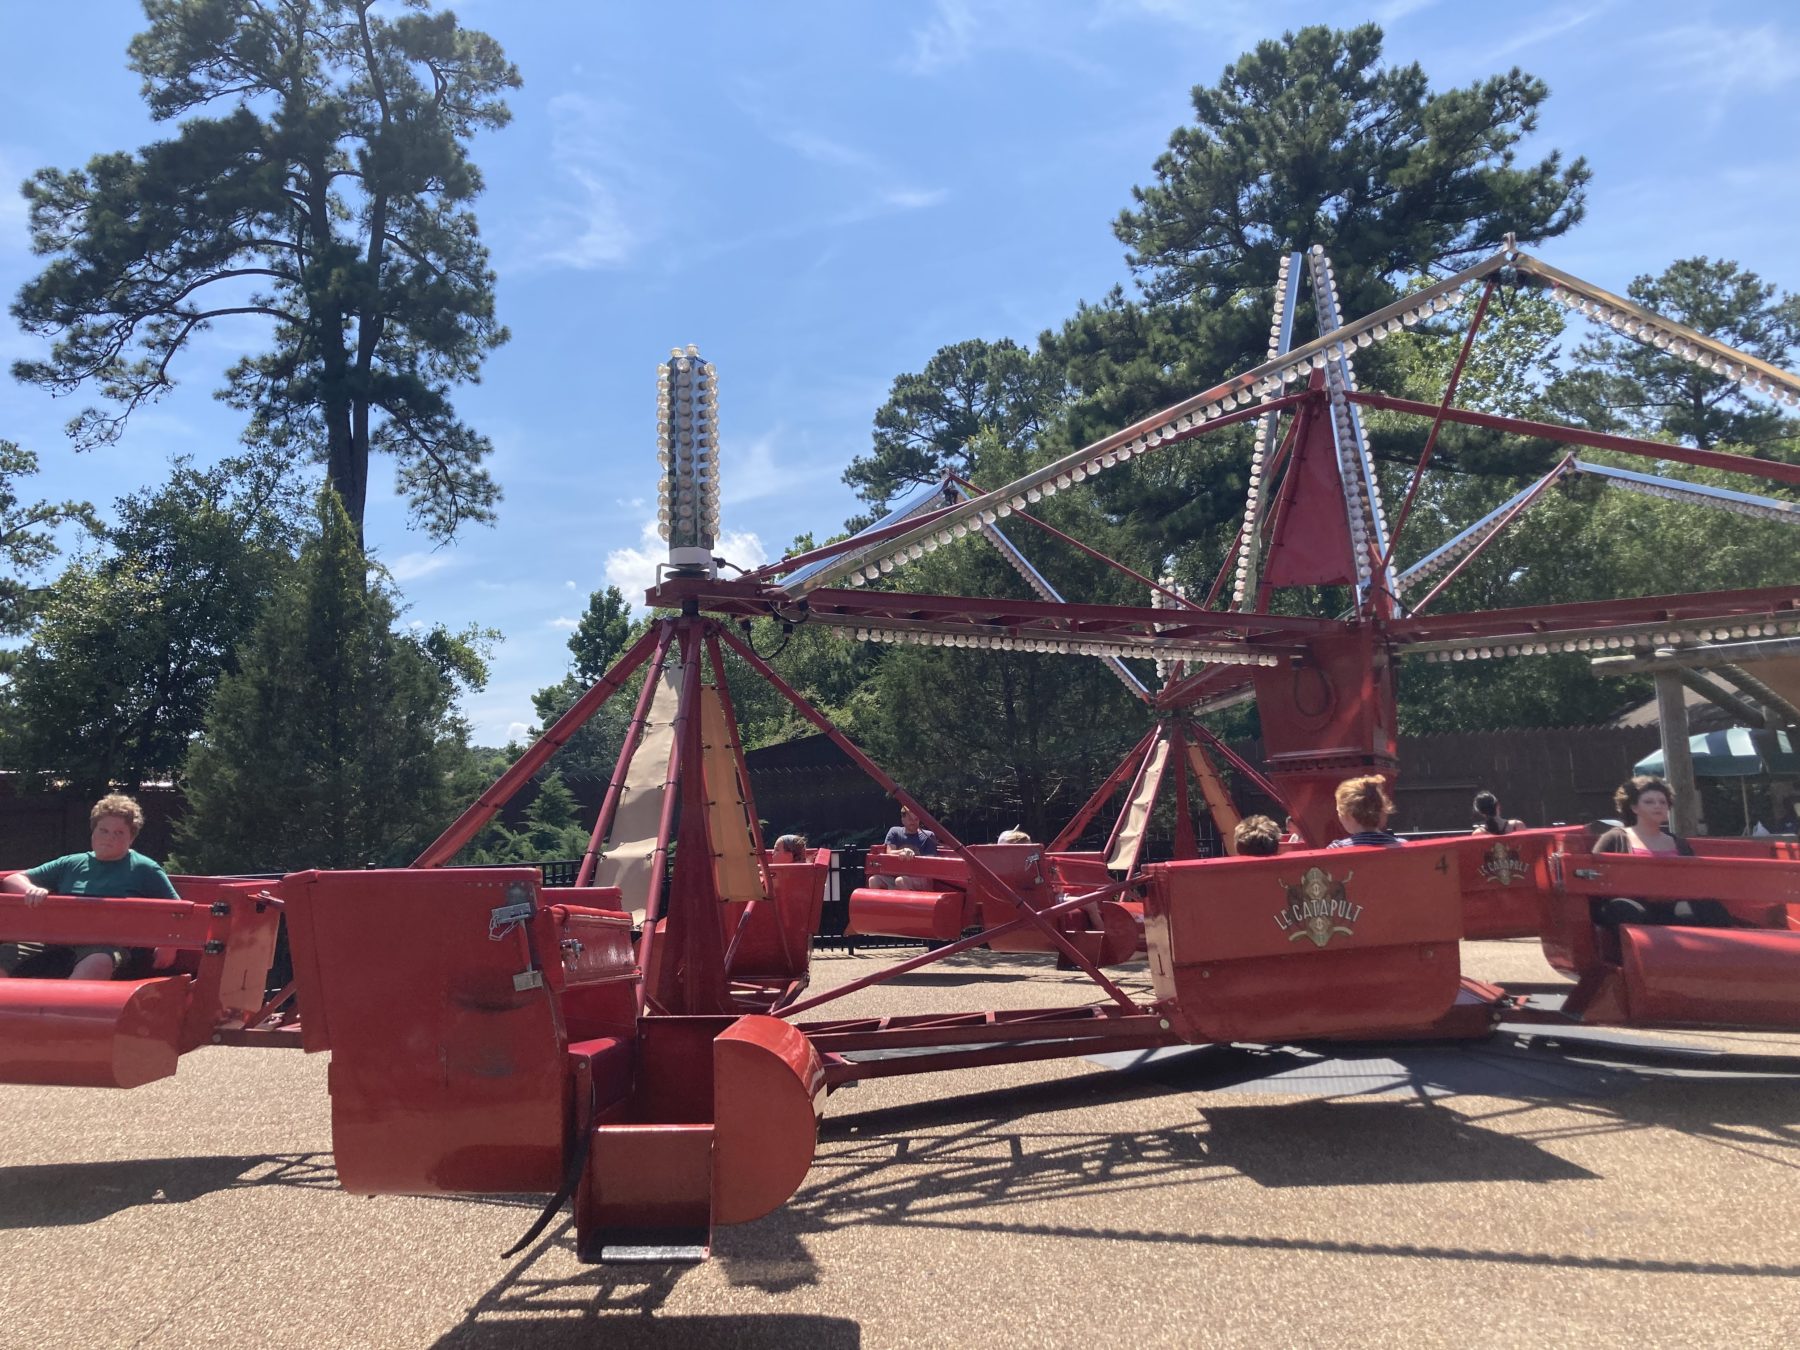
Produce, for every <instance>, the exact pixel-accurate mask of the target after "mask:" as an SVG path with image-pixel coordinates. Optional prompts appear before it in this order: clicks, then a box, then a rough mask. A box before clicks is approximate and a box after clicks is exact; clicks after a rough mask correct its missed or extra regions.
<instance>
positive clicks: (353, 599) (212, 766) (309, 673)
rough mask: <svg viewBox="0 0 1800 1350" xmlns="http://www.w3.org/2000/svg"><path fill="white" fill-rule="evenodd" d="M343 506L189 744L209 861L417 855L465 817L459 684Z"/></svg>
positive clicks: (192, 802)
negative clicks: (395, 595) (460, 795)
mask: <svg viewBox="0 0 1800 1350" xmlns="http://www.w3.org/2000/svg"><path fill="white" fill-rule="evenodd" d="M397 617H398V615H397V611H396V609H395V606H394V601H393V599H392V597H391V596H390V595H389V593H388V592H387V590H386V588H385V587H384V586H383V585H382V584H381V582H380V580H379V578H378V577H376V576H372V575H371V574H370V570H369V564H368V563H367V561H366V560H365V559H364V557H363V554H362V550H361V547H360V546H359V545H358V543H357V539H356V532H355V529H354V527H353V526H352V525H351V523H350V519H349V516H348V515H347V514H346V513H345V511H344V508H343V505H342V504H341V503H340V502H339V501H338V500H337V496H336V494H335V493H333V492H331V491H330V489H326V491H325V492H324V493H323V494H322V495H321V498H320V506H319V529H318V533H317V534H316V535H315V536H314V537H313V538H311V539H310V540H308V541H307V543H306V545H305V546H304V547H303V548H302V549H301V552H300V558H299V562H298V563H297V564H296V566H295V568H294V570H293V573H292V575H291V576H290V577H289V578H288V579H287V580H286V582H285V583H284V585H283V586H282V587H281V589H280V591H279V593H278V594H277V595H276V597H275V599H274V601H273V602H272V603H271V604H269V605H268V606H267V608H266V609H265V610H264V612H263V616H262V618H261V620H260V622H259V623H258V624H257V626H256V629H255V631H254V632H253V633H252V634H251V636H250V638H249V640H248V641H247V642H245V643H244V644H243V646H242V647H241V648H240V649H239V668H238V670H237V672H236V673H235V674H233V675H229V676H227V677H226V678H225V679H223V680H222V681H220V684H219V688H218V689H217V691H216V692H215V693H214V695H213V699H212V703H211V706H210V707H209V709H208V711H207V718H206V729H205V732H204V734H203V735H202V736H201V737H200V739H199V740H197V741H196V742H195V743H194V745H193V748H192V749H191V751H190V752H189V754H188V758H187V765H186V775H187V780H188V806H189V811H188V815H187V816H186V817H185V818H183V820H182V821H181V823H180V826H179V827H178V833H177V840H178V845H179V849H180V857H181V865H182V866H184V867H188V868H193V869H196V870H199V871H205V872H224V871H274V870H278V869H290V868H299V867H360V866H363V865H364V864H368V863H376V864H387V865H393V864H398V863H404V862H406V861H407V860H408V859H410V858H411V857H412V856H413V855H414V854H415V853H416V852H417V850H418V849H419V848H421V847H423V846H424V845H425V844H426V843H428V842H430V840H431V839H432V838H434V837H435V836H436V835H437V834H438V833H439V832H440V831H441V830H442V829H443V827H444V826H445V825H446V824H448V823H449V821H450V818H451V814H452V807H453V803H452V802H451V800H450V785H451V780H452V775H453V774H455V773H456V771H457V770H458V769H459V768H460V767H461V766H462V764H463V762H464V760H465V759H466V755H467V728H466V726H465V725H464V724H463V722H462V720H461V719H460V718H459V717H458V716H457V715H456V713H455V709H454V706H453V695H454V692H455V690H454V682H453V681H452V680H449V679H447V678H446V674H445V671H444V668H443V667H442V666H441V665H440V664H439V663H438V662H437V661H435V660H434V659H433V657H432V654H431V653H430V652H428V651H427V650H425V648H424V645H423V643H422V642H421V641H419V640H418V639H416V638H414V637H413V636H411V635H410V634H407V633H404V632H401V631H397V629H396V626H395V625H396V620H397Z"/></svg>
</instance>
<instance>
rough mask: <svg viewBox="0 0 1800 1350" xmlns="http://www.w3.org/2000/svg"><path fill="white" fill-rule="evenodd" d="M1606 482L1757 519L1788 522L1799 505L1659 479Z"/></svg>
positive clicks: (1798, 517) (1796, 517) (1799, 516)
mask: <svg viewBox="0 0 1800 1350" xmlns="http://www.w3.org/2000/svg"><path fill="white" fill-rule="evenodd" d="M1607 482H1608V483H1609V484H1610V485H1611V486H1612V487H1616V488H1623V489H1624V490H1625V491H1626V492H1641V493H1642V494H1643V495H1644V496H1646V497H1662V498H1665V499H1666V500H1668V501H1672V502H1689V503H1694V504H1698V505H1700V506H1710V507H1713V508H1714V509H1716V510H1721V511H1735V512H1736V513H1737V514H1738V515H1740V516H1750V517H1752V518H1754V519H1757V520H1785V521H1787V522H1788V523H1789V524H1792V523H1793V522H1795V521H1800V506H1796V505H1793V504H1791V503H1788V502H1775V501H1774V499H1773V498H1768V499H1765V501H1766V502H1767V503H1769V504H1765V502H1744V501H1736V500H1734V499H1732V498H1730V497H1713V496H1708V495H1706V494H1704V493H1695V492H1685V491H1683V490H1682V489H1680V488H1677V487H1669V486H1667V485H1665V484H1661V483H1638V482H1634V481H1632V480H1631V479H1629V478H1609V479H1607Z"/></svg>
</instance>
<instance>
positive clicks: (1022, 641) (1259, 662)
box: [833, 625, 1281, 666]
mask: <svg viewBox="0 0 1800 1350" xmlns="http://www.w3.org/2000/svg"><path fill="white" fill-rule="evenodd" d="M833 631H835V632H839V633H846V632H849V631H850V630H849V629H847V628H834V629H833ZM855 637H856V640H857V641H859V642H891V643H895V644H898V645H901V646H912V647H976V648H982V649H987V650H994V651H1009V652H1040V653H1043V654H1044V655H1048V656H1112V657H1120V658H1125V657H1153V656H1156V655H1157V654H1158V653H1159V652H1160V653H1164V654H1166V655H1168V656H1171V657H1177V658H1181V657H1185V658H1190V659H1199V660H1202V661H1210V662H1213V663H1215V664H1218V665H1228V666H1273V665H1276V664H1278V663H1279V662H1280V660H1281V658H1280V657H1279V656H1276V655H1273V654H1270V653H1264V652H1249V651H1244V650H1243V649H1241V648H1235V647H1230V648H1216V647H1202V646H1199V645H1197V644H1193V643H1183V642H1176V641H1168V640H1164V641H1157V642H1154V643H1151V642H1144V643H1136V642H1106V641H1096V640H1094V639H1091V638H1035V637H1016V636H1013V635H1011V634H1007V633H943V632H938V631H935V630H929V629H916V628H882V627H879V626H875V625H868V626H864V627H859V628H857V629H856V630H855Z"/></svg>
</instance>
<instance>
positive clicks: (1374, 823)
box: [1325, 773, 1400, 848]
mask: <svg viewBox="0 0 1800 1350" xmlns="http://www.w3.org/2000/svg"><path fill="white" fill-rule="evenodd" d="M1334 804H1335V805H1336V806H1337V817H1338V824H1340V825H1342V826H1343V827H1344V828H1345V829H1346V830H1347V831H1349V833H1348V834H1347V835H1346V836H1345V837H1344V838H1342V839H1333V840H1332V841H1331V842H1330V843H1329V844H1327V845H1325V847H1326V848H1368V847H1377V848H1399V847H1400V836H1399V835H1397V834H1394V833H1392V832H1391V831H1390V830H1389V829H1388V827H1387V823H1388V817H1389V816H1391V815H1392V814H1393V813H1394V802H1393V799H1392V798H1391V797H1389V796H1388V795H1387V783H1386V782H1385V781H1384V780H1383V779H1382V777H1381V775H1380V774H1373V773H1372V774H1367V775H1365V776H1364V777H1362V778H1348V779H1345V780H1344V781H1343V782H1342V783H1339V784H1338V787H1337V794H1336V797H1335V799H1334Z"/></svg>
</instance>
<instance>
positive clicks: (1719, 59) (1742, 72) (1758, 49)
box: [1640, 23, 1800, 123]
mask: <svg viewBox="0 0 1800 1350" xmlns="http://www.w3.org/2000/svg"><path fill="white" fill-rule="evenodd" d="M1640 46H1641V50H1642V51H1643V53H1644V74H1645V76H1646V78H1648V79H1653V82H1654V83H1658V84H1663V83H1667V84H1669V85H1672V86H1673V88H1672V89H1671V90H1670V92H1671V93H1673V94H1675V95H1676V97H1677V98H1679V99H1681V100H1683V101H1684V102H1685V103H1686V104H1687V106H1688V107H1690V108H1694V109H1698V110H1699V111H1700V112H1701V113H1702V114H1703V115H1704V116H1706V117H1707V118H1708V119H1709V120H1710V121H1711V122H1713V123H1716V122H1717V121H1718V119H1720V118H1721V117H1723V116H1724V115H1725V111H1726V107H1727V105H1728V104H1729V103H1730V102H1731V100H1732V99H1733V97H1736V96H1741V95H1746V94H1750V95H1755V94H1775V93H1780V92H1781V91H1783V90H1785V89H1786V88H1788V86H1790V85H1793V84H1796V83H1800V40H1797V39H1796V38H1795V37H1794V36H1793V34H1792V33H1791V32H1788V31H1784V30H1783V29H1782V28H1781V27H1780V26H1778V25H1776V24H1773V23H1765V24H1761V25H1759V26H1757V27H1755V28H1751V29H1738V28H1735V27H1733V26H1730V25H1723V26H1718V27H1715V26H1712V25H1709V24H1698V23H1691V24H1677V25H1675V26H1674V27H1671V28H1664V29H1659V30H1658V31H1656V32H1653V33H1646V34H1645V35H1644V36H1643V38H1642V39H1641V44H1640ZM1654 77H1660V78H1659V79H1657V78H1654Z"/></svg>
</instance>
